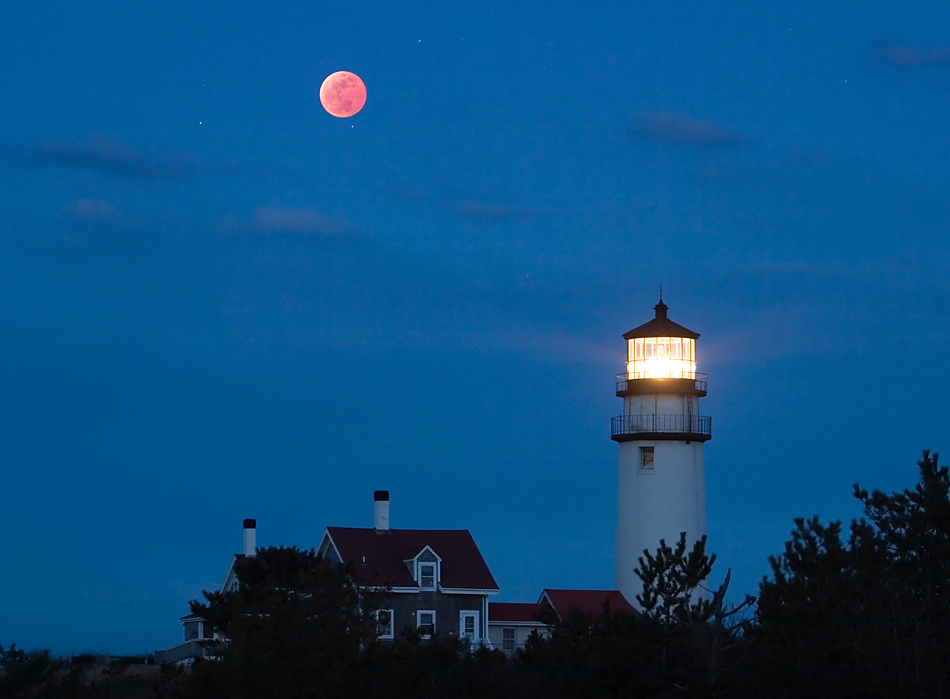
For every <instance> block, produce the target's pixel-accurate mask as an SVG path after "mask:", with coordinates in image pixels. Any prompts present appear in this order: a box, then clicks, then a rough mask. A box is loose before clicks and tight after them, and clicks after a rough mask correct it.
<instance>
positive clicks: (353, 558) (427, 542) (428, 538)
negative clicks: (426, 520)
mask: <svg viewBox="0 0 950 699" xmlns="http://www.w3.org/2000/svg"><path fill="white" fill-rule="evenodd" d="M327 535H328V536H329V537H330V541H331V542H332V544H333V546H334V547H335V548H336V551H337V553H339V555H340V558H341V560H343V561H344V562H350V563H352V564H353V566H354V568H355V570H356V571H357V574H358V575H359V576H360V577H361V578H362V579H363V580H364V581H366V582H370V583H373V584H378V585H390V586H392V587H416V585H417V583H416V581H415V580H413V578H412V574H411V573H410V572H409V568H408V567H407V565H406V561H407V560H411V559H413V558H415V557H416V556H417V555H419V553H420V552H421V551H422V550H423V549H424V548H425V547H426V546H428V547H429V548H431V549H432V550H433V551H434V552H435V554H436V555H437V556H438V557H439V558H440V559H441V584H442V587H443V588H451V589H466V590H497V589H498V584H497V583H496V582H495V578H494V577H492V574H491V571H490V570H489V569H488V565H487V564H486V563H485V559H484V558H482V554H481V552H480V551H479V550H478V546H477V545H476V544H475V540H474V539H473V538H472V535H471V534H470V533H469V531H468V530H467V529H389V530H386V531H379V532H378V531H376V530H375V529H356V528H351V527H327Z"/></svg>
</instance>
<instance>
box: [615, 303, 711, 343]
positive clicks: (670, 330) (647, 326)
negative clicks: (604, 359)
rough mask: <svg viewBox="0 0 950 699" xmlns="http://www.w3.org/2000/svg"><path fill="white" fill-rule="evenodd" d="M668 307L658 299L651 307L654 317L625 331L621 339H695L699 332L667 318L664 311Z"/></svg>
mask: <svg viewBox="0 0 950 699" xmlns="http://www.w3.org/2000/svg"><path fill="white" fill-rule="evenodd" d="M668 309H669V306H667V305H666V304H665V303H663V299H660V302H659V303H658V304H656V305H655V306H654V307H653V310H655V311H656V317H655V318H654V319H653V320H651V321H649V322H646V323H644V324H643V325H639V326H637V327H636V328H634V329H633V330H630V331H629V332H625V333H624V334H623V339H624V340H632V339H633V338H635V337H689V338H692V339H693V340H695V339H696V338H697V337H699V333H694V332H693V331H692V330H689V329H687V328H684V327H683V326H682V325H680V324H679V323H674V322H673V321H672V320H670V319H669V318H667V317H666V312H667V310H668Z"/></svg>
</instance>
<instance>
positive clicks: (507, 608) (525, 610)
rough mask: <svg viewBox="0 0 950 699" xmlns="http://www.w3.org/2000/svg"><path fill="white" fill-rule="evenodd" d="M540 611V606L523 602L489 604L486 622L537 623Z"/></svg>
mask: <svg viewBox="0 0 950 699" xmlns="http://www.w3.org/2000/svg"><path fill="white" fill-rule="evenodd" d="M542 609H543V607H542V606H541V605H540V604H530V603H525V602H489V604H488V620H489V621H491V622H495V621H500V622H504V621H517V622H526V621H533V622H538V618H537V615H538V614H539V613H540V612H541V611H542ZM538 623H540V622H538Z"/></svg>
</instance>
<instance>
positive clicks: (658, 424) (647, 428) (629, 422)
mask: <svg viewBox="0 0 950 699" xmlns="http://www.w3.org/2000/svg"><path fill="white" fill-rule="evenodd" d="M642 432H652V433H661V432H666V433H670V434H707V435H712V418H711V417H709V416H708V415H653V414H651V415H619V416H617V417H612V418H610V434H611V436H616V435H618V434H639V433H642Z"/></svg>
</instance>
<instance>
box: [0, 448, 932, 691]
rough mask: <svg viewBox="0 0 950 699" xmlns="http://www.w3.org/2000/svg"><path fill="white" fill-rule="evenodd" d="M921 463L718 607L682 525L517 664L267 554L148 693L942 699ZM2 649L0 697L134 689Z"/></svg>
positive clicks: (313, 565)
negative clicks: (899, 487) (611, 590)
mask: <svg viewBox="0 0 950 699" xmlns="http://www.w3.org/2000/svg"><path fill="white" fill-rule="evenodd" d="M918 466H919V471H920V478H919V481H918V483H917V485H916V486H915V487H914V488H912V489H907V490H904V491H902V492H897V493H891V494H885V493H882V492H880V491H873V492H868V491H866V490H863V489H862V488H860V487H858V486H855V490H854V494H855V497H856V498H858V499H859V500H860V501H861V502H862V503H863V506H864V517H863V518H862V519H860V520H856V521H854V522H852V523H851V525H850V527H849V529H848V531H847V533H845V531H844V529H843V527H842V525H841V523H840V522H831V523H828V524H823V523H822V522H821V521H819V519H818V518H817V517H816V518H813V519H799V520H796V521H795V528H794V530H793V531H792V534H791V538H790V540H789V541H788V542H786V544H785V550H784V551H783V552H782V553H781V554H779V555H777V556H774V557H772V558H771V559H770V565H771V574H770V575H769V576H768V577H766V578H765V579H763V581H762V583H761V585H760V589H759V596H758V598H757V599H755V598H752V597H747V598H746V599H745V600H744V601H742V602H741V603H739V604H729V603H727V602H726V599H727V590H728V585H729V574H728V572H727V573H726V575H725V576H724V580H723V582H722V584H721V585H719V586H714V587H711V588H709V589H707V586H708V585H709V584H710V583H709V581H710V580H711V579H712V575H713V565H714V562H715V556H713V555H708V554H707V553H706V550H705V547H706V541H705V539H703V540H702V541H698V542H695V543H694V544H693V545H692V546H689V545H688V542H687V541H686V539H685V536H684V537H681V538H680V540H679V541H678V542H675V543H674V544H673V545H672V546H671V545H667V544H666V542H663V543H662V544H661V546H660V547H659V548H658V549H657V550H656V551H655V552H644V556H643V557H642V558H641V559H640V565H639V567H638V569H637V572H638V574H639V575H640V577H641V579H642V580H643V583H644V591H643V594H642V595H641V596H640V597H639V602H640V606H641V608H642V609H643V613H642V614H636V615H632V614H626V613H620V612H613V611H611V610H610V609H609V608H605V609H604V610H603V612H602V613H601V614H598V615H595V616H590V615H584V614H581V613H579V612H577V611H576V610H575V611H573V612H571V613H570V614H568V615H567V617H566V618H564V619H563V620H559V619H557V618H555V617H553V616H552V617H550V618H548V619H545V621H547V622H548V623H549V624H550V628H551V633H550V636H549V637H547V638H542V637H540V636H538V635H533V636H532V637H531V638H530V639H529V642H528V643H527V645H526V647H525V648H524V649H523V650H521V651H519V652H518V653H517V656H516V657H515V658H506V657H505V656H504V654H502V653H501V652H499V651H496V650H488V649H478V650H475V651H471V650H469V648H468V647H467V646H466V645H464V644H462V643H460V642H459V641H458V640H457V639H454V638H444V637H440V636H438V635H436V636H435V637H433V638H432V639H430V640H423V639H422V638H420V637H419V636H418V634H417V633H415V632H414V631H412V630H406V631H404V632H403V634H402V635H401V636H400V637H398V638H397V639H396V640H395V641H394V642H388V643H384V642H380V641H378V640H377V639H376V637H377V635H378V633H379V625H380V623H381V622H385V621H386V620H385V619H380V618H379V616H378V614H377V612H376V610H377V609H378V608H380V605H381V604H382V602H383V600H384V599H385V596H386V594H387V593H386V590H384V589H380V590H367V589H365V587H360V586H358V585H357V581H356V579H355V577H354V575H353V570H352V569H350V568H348V567H346V566H337V565H331V564H329V563H327V562H326V561H323V560H321V559H320V558H319V556H317V555H316V553H315V552H314V551H301V550H298V549H296V548H265V549H261V550H260V551H259V553H258V556H257V557H256V558H253V559H249V560H248V562H247V563H246V565H243V566H241V568H240V569H239V570H238V579H239V583H240V585H239V589H237V590H235V591H232V592H225V593H219V592H206V593H205V600H204V601H203V602H192V603H191V606H192V611H194V612H195V613H197V614H200V615H201V616H203V617H204V618H205V619H207V620H208V621H210V622H211V623H213V624H214V625H215V627H216V628H217V629H219V631H220V632H221V633H223V634H224V635H226V636H227V637H228V638H229V639H230V643H229V645H228V646H227V649H226V650H225V651H224V652H223V655H222V657H221V658H219V659H217V660H213V661H207V660H204V661H202V660H198V661H196V662H195V664H194V666H193V667H192V668H191V669H190V671H185V670H182V669H180V668H164V669H162V671H161V675H160V676H159V677H157V678H156V679H155V680H154V681H153V684H152V687H151V688H150V691H151V696H157V697H180V698H181V699H198V698H199V697H200V698H201V699H216V698H221V699H225V698H227V699H244V698H247V699H252V698H253V699H258V698H261V699H264V698H271V697H273V698H274V699H277V698H280V699H290V698H297V697H300V698H303V697H308V698H309V697H314V698H326V699H336V698H337V697H347V698H353V697H367V698H368V699H373V698H376V697H378V698H381V699H382V698H387V699H388V698H389V697H407V698H415V697H418V698H419V699H443V698H445V699H448V698H450V697H451V698H453V699H454V698H457V699H469V698H470V699H481V698H482V697H504V696H512V697H525V698H526V699H531V698H532V697H545V698H549V697H554V698H559V697H563V698H565V699H567V698H570V699H585V698H590V699H595V698H597V699H599V698H601V697H618V698H619V697H631V698H633V697H723V698H735V699H744V698H746V697H749V698H752V697H756V698H758V697H781V698H787V699H797V698H799V697H801V698H805V697H807V698H809V699H814V698H817V699H822V698H824V697H828V698H831V697H834V698H835V699H841V698H845V699H847V698H851V697H854V698H856V699H857V698H860V699H866V698H871V699H873V698H876V697H881V698H884V697H887V699H896V698H904V697H907V698H911V697H913V698H920V699H941V698H943V697H948V699H950V478H948V471H947V468H946V467H940V466H938V460H937V455H936V454H933V455H931V454H930V453H929V452H926V451H925V452H924V454H923V458H922V459H921V460H920V461H919V462H918ZM0 660H2V663H3V667H4V668H5V675H4V676H3V677H2V678H0V694H3V695H5V696H19V695H22V696H27V695H29V696H50V697H52V696H69V697H93V696H96V697H98V696H110V697H120V696H131V695H125V694H121V693H117V692H116V691H114V690H113V689H111V688H110V686H109V685H108V683H104V682H100V683H99V685H98V686H90V685H89V683H88V682H83V681H81V680H82V674H81V672H79V673H78V677H79V680H77V672H76V671H73V670H70V672H71V674H69V673H66V674H67V675H68V679H69V682H68V684H67V683H66V682H65V681H60V680H56V679H55V676H53V675H51V674H50V670H49V668H50V666H51V663H52V662H54V661H50V659H49V656H48V654H24V653H22V652H21V651H18V650H16V649H15V648H13V649H10V650H7V651H3V649H2V648H0ZM44 668H45V669H44ZM44 673H46V674H45V675H44ZM60 675H62V676H66V675H64V673H63V671H62V669H61V670H60ZM58 682H59V684H57V683H58ZM57 692H60V693H57ZM142 696H144V694H142Z"/></svg>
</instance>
